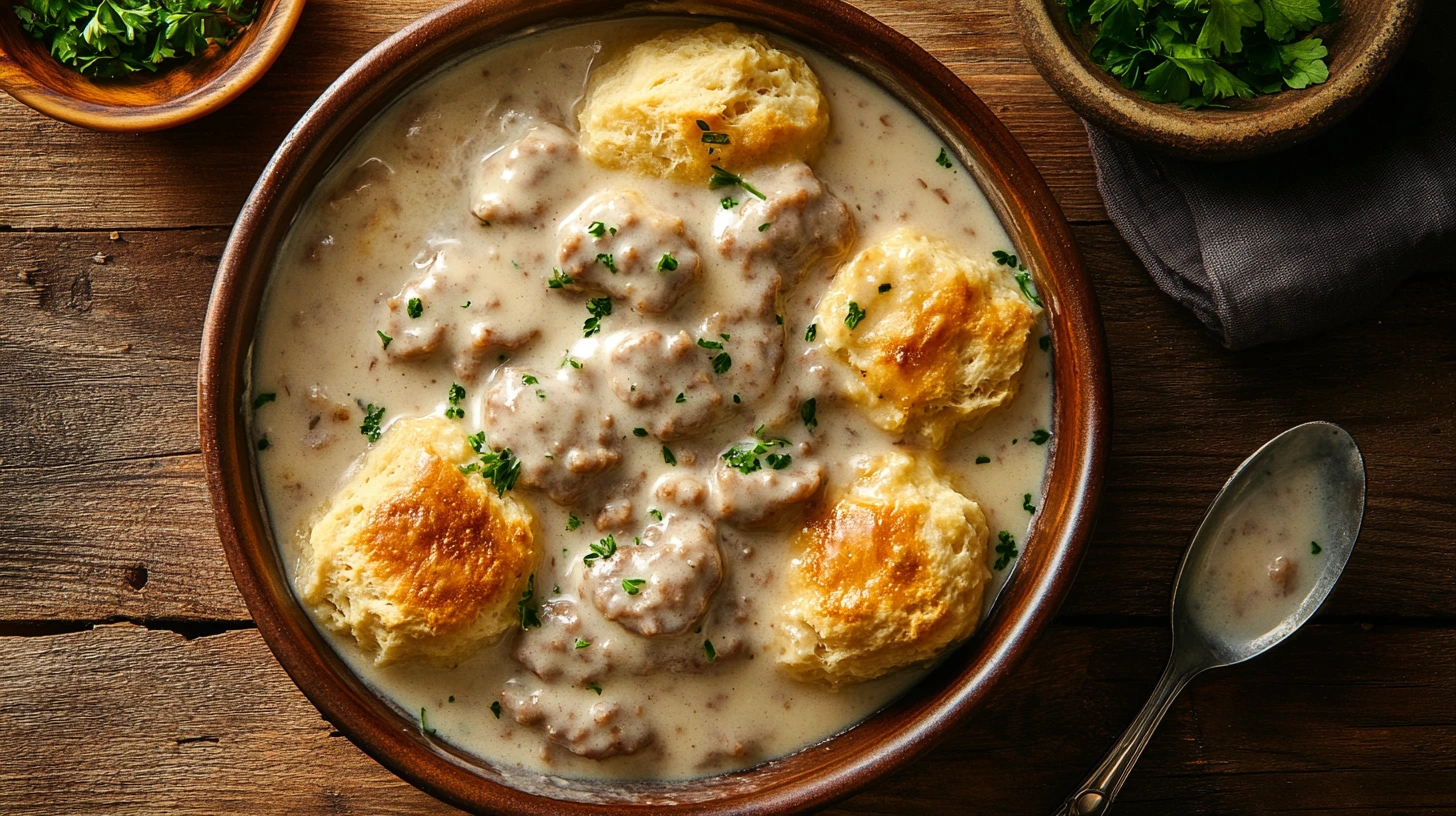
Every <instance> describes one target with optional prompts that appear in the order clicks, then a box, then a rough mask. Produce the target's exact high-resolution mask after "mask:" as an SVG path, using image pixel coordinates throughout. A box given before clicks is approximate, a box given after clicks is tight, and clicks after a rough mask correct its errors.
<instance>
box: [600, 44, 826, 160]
mask: <svg viewBox="0 0 1456 816" xmlns="http://www.w3.org/2000/svg"><path fill="white" fill-rule="evenodd" d="M579 124H580V131H581V146H582V149H583V150H585V151H586V154H587V155H588V156H590V157H591V158H592V159H593V160H594V161H596V162H597V163H598V164H601V165H603V166H605V167H612V168H623V169H631V170H634V171H636V172H639V173H642V174H644V175H648V176H653V177H657V178H672V179H677V180H679V181H685V182H690V183H705V182H707V180H708V178H709V177H710V176H711V175H712V173H713V169H712V166H713V165H715V164H716V165H719V166H721V167H724V168H725V169H727V170H729V171H733V172H741V171H743V170H745V169H749V168H752V167H754V166H756V165H760V164H765V163H768V162H783V161H792V160H802V159H806V158H809V157H811V156H813V155H814V154H815V153H816V152H817V151H818V149H819V146H820V144H821V143H822V142H823V141H824V137H825V135H826V134H827V133H828V132H829V103H828V101H827V100H826V99H825V98H824V93H823V92H822V91H821V90H820V88H819V79H818V77H816V76H815V75H814V72H813V71H812V70H811V69H810V68H809V65H808V63H806V62H804V60H803V58H802V57H799V56H798V55H796V54H791V53H788V52H786V51H782V50H780V49H778V48H775V47H774V46H773V45H771V44H770V43H769V42H768V40H767V39H765V38H764V37H763V36H762V35H760V34H752V33H749V32H745V31H740V30H739V29H738V28H737V27H736V26H734V25H732V24H731V23H719V24H717V25H712V26H708V27H707V28H701V29H690V30H677V31H667V32H663V33H662V34H659V35H658V36H656V37H653V38H652V39H650V40H647V41H646V42H643V43H639V44H638V45H635V46H633V47H632V48H631V49H629V50H628V51H627V52H626V53H624V54H622V55H621V56H619V57H617V58H616V59H613V60H611V61H610V62H608V63H607V64H606V65H604V66H602V68H600V69H598V70H597V71H596V72H595V73H594V74H593V76H592V80H591V85H590V87H588V89H587V93H586V98H585V100H584V101H583V103H582V109H581V114H580V117H579ZM704 125H706V126H707V130H706V131H705V130H704V129H703V126H704ZM710 150H711V151H712V152H711V153H710V152H709V151H710Z"/></svg>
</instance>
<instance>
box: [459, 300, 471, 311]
mask: <svg viewBox="0 0 1456 816" xmlns="http://www.w3.org/2000/svg"><path fill="white" fill-rule="evenodd" d="M460 308H462V309H469V308H470V301H468V300H467V301H465V302H464V303H462V304H460Z"/></svg>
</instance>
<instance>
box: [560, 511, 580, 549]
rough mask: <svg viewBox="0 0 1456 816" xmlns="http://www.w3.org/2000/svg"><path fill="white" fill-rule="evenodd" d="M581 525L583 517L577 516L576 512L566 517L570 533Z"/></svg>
mask: <svg viewBox="0 0 1456 816" xmlns="http://www.w3.org/2000/svg"><path fill="white" fill-rule="evenodd" d="M580 526H581V519H579V518H577V517H576V514H575V513H573V514H571V515H569V516H567V517H566V532H568V533H569V532H572V531H574V530H575V529H576V528H578V527H580ZM563 552H564V550H563Z"/></svg>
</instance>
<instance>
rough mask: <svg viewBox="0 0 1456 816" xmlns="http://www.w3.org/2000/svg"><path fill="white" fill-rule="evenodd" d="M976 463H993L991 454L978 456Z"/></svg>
mask: <svg viewBox="0 0 1456 816" xmlns="http://www.w3.org/2000/svg"><path fill="white" fill-rule="evenodd" d="M976 464H978V465H989V464H991V457H989V456H977V457H976Z"/></svg>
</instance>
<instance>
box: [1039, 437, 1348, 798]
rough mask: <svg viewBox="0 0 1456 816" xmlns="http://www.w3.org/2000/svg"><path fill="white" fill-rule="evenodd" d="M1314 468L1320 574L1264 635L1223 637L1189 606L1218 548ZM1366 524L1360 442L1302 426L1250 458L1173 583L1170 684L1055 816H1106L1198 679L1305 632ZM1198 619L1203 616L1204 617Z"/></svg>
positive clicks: (1166, 674) (1212, 508)
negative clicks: (1249, 514) (1268, 499)
mask: <svg viewBox="0 0 1456 816" xmlns="http://www.w3.org/2000/svg"><path fill="white" fill-rule="evenodd" d="M1311 468H1312V469H1313V470H1314V478H1315V479H1317V480H1318V481H1317V483H1318V484H1319V485H1321V486H1322V487H1323V488H1324V492H1323V495H1324V496H1325V497H1326V500H1327V501H1326V513H1327V518H1328V532H1327V533H1326V536H1327V538H1326V540H1325V541H1321V542H1319V543H1318V547H1319V556H1318V560H1317V561H1316V563H1317V565H1318V566H1317V569H1319V570H1320V572H1319V573H1318V577H1317V578H1316V580H1315V582H1314V585H1313V586H1312V587H1311V588H1310V589H1309V591H1308V593H1306V594H1305V595H1304V598H1303V600H1302V601H1300V602H1299V605H1298V606H1297V607H1295V608H1294V609H1293V610H1292V611H1291V612H1290V613H1289V614H1288V615H1287V616H1286V617H1285V618H1284V619H1283V620H1282V621H1280V622H1278V623H1277V624H1276V625H1273V626H1272V627H1271V628H1269V629H1267V630H1266V631H1264V632H1263V633H1262V634H1257V635H1252V636H1251V635H1249V634H1248V633H1247V632H1244V633H1239V632H1237V631H1234V632H1230V631H1228V628H1227V627H1225V628H1224V629H1223V630H1220V628H1219V627H1218V626H1217V625H1216V624H1215V623H1212V622H1210V621H1209V620H1207V618H1208V614H1207V609H1206V607H1202V606H1200V607H1198V608H1197V609H1195V605H1194V604H1193V603H1191V602H1190V598H1192V597H1197V596H1199V595H1200V593H1201V591H1203V590H1207V589H1209V587H1208V585H1205V584H1203V582H1205V581H1210V580H1215V579H1211V578H1210V577H1209V575H1210V572H1209V571H1208V565H1209V564H1211V563H1213V562H1211V561H1209V560H1208V559H1210V558H1215V557H1217V551H1216V549H1215V545H1216V544H1221V543H1224V542H1225V541H1226V531H1228V530H1230V529H1231V527H1232V525H1233V523H1235V522H1238V521H1241V520H1242V519H1241V513H1240V511H1241V510H1244V509H1246V508H1247V505H1248V503H1249V499H1251V498H1253V497H1256V496H1259V495H1260V494H1261V493H1262V492H1263V491H1267V490H1270V489H1273V488H1275V487H1277V486H1278V485H1279V484H1280V483H1281V481H1289V480H1290V479H1291V478H1292V477H1293V475H1294V474H1296V473H1300V472H1301V470H1304V472H1308V471H1307V469H1311ZM1364 516H1365V460H1364V459H1363V458H1362V457H1361V456H1360V449H1359V448H1358V447H1356V445H1355V440H1354V439H1352V438H1351V437H1350V435H1349V434H1348V433H1346V432H1345V430H1344V429H1343V428H1341V427H1339V426H1338V425H1333V424H1330V423H1328V422H1309V423H1305V424H1304V425H1297V426H1295V427H1293V428H1290V429H1289V430H1287V431H1285V432H1284V433H1282V434H1280V435H1278V436H1276V437H1274V438H1273V439H1271V440H1270V441H1269V442H1268V443H1266V444H1265V445H1264V446H1263V447H1262V448H1259V449H1258V450H1257V451H1255V452H1254V454H1253V455H1252V456H1250V457H1249V458H1248V459H1245V460H1244V463H1243V464H1241V465H1239V467H1238V469H1237V470H1235V471H1234V473H1233V475H1232V476H1230V477H1229V480H1228V482H1226V483H1225V484H1224V486H1223V489H1222V490H1220V491H1219V492H1218V495H1217V496H1215V497H1214V500H1213V504H1211V505H1209V508H1208V512H1207V513H1205V514H1204V516H1203V521H1202V523H1200V524H1199V525H1198V531H1197V532H1195V533H1194V534H1193V541H1192V542H1191V543H1189V545H1188V551H1187V552H1186V553H1184V554H1183V563H1182V565H1181V566H1179V568H1178V578H1177V580H1176V581H1175V582H1174V584H1173V654H1172V657H1171V658H1169V660H1168V667H1167V668H1166V669H1164V670H1163V677H1162V679H1161V680H1159V681H1158V685H1157V688H1155V689H1154V690H1153V694H1152V697H1151V698H1149V700H1148V702H1147V704H1146V705H1144V706H1143V710H1142V711H1141V712H1139V713H1138V716H1137V719H1135V720H1133V723H1132V725H1131V726H1129V727H1128V729H1127V731H1126V732H1124V733H1123V735H1122V738H1121V739H1119V740H1118V741H1117V744H1116V745H1114V746H1113V747H1112V750H1111V751H1110V752H1109V753H1108V754H1107V758H1106V759H1104V760H1102V764H1101V765H1098V766H1097V769H1096V770H1094V771H1093V772H1092V774H1091V775H1090V776H1088V777H1087V781H1086V782H1084V783H1082V786H1081V787H1080V788H1078V789H1077V792H1076V793H1074V794H1072V796H1071V797H1070V798H1069V799H1067V801H1066V803H1065V804H1063V805H1062V807H1061V809H1060V810H1058V811H1057V814H1056V816H1102V815H1103V814H1105V813H1107V811H1108V810H1109V809H1110V808H1111V807H1112V800H1113V797H1115V796H1117V792H1118V791H1119V790H1121V789H1122V783H1123V782H1125V781H1126V780H1127V776H1128V774H1129V773H1130V772H1131V771H1132V766H1133V764H1134V763H1136V762H1137V760H1138V757H1139V756H1140V755H1141V754H1142V752H1143V748H1145V747H1147V744H1148V740H1149V739H1150V738H1151V737H1152V736H1153V731H1154V730H1155V729H1157V727H1158V723H1159V722H1161V721H1162V719H1163V715H1164V714H1166V713H1167V711H1168V707H1169V706H1170V705H1172V703H1173V699H1174V698H1175V697H1177V696H1178V692H1180V691H1182V690H1183V687H1184V686H1186V685H1188V681H1189V680H1192V679H1193V678H1194V677H1195V676H1196V675H1198V674H1199V673H1200V672H1202V671H1204V670H1206V669H1212V668H1216V667H1218V666H1228V665H1232V664H1234V663H1242V662H1243V661H1245V660H1248V659H1249V658H1251V657H1256V656H1258V655H1261V654H1263V653H1264V652H1266V651H1268V650H1269V649H1271V648H1273V647H1274V646H1275V645H1276V644H1278V643H1281V642H1282V641H1283V640H1284V639H1285V638H1287V637H1289V636H1290V635H1292V634H1294V631H1295V630H1296V629H1298V628H1299V627H1300V626H1302V625H1304V622H1305V621H1307V620H1309V618H1310V616H1312V615H1313V614H1314V613H1315V610H1317V609H1319V607H1320V604H1321V603H1323V602H1324V599H1325V598H1326V597H1327V596H1328V595H1329V594H1330V590H1332V589H1334V587H1335V582H1336V581H1338V580H1339V578H1340V573H1341V572H1342V571H1344V569H1345V562H1346V561H1348V560H1349V558H1350V553H1351V551H1353V550H1354V548H1355V539H1356V538H1357V537H1358V536H1359V534H1360V522H1361V520H1362V519H1363V518H1364ZM1300 544H1301V545H1302V544H1303V542H1300ZM1199 612H1201V613H1203V614H1196V613H1199Z"/></svg>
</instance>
